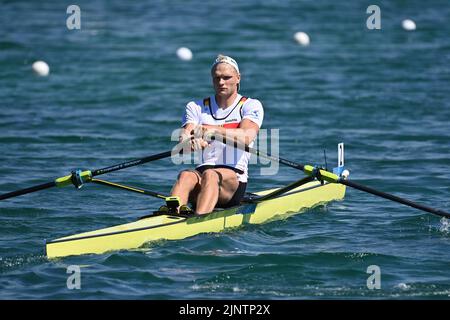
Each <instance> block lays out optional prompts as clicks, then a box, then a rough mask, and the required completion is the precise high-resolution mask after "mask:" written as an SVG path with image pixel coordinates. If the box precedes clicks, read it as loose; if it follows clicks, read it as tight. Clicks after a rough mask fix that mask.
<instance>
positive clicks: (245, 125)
mask: <svg viewBox="0 0 450 320" xmlns="http://www.w3.org/2000/svg"><path fill="white" fill-rule="evenodd" d="M201 128H202V130H203V134H204V135H205V136H207V135H220V136H223V137H226V138H227V139H229V140H231V141H235V140H237V141H238V142H240V143H242V144H245V145H246V146H248V145H249V144H250V143H251V142H252V141H253V140H254V139H255V138H256V136H257V135H258V131H259V127H258V125H257V124H256V123H254V122H253V121H252V120H249V119H243V120H242V121H241V123H240V124H239V128H237V129H231V128H224V127H222V126H215V125H202V126H201Z"/></svg>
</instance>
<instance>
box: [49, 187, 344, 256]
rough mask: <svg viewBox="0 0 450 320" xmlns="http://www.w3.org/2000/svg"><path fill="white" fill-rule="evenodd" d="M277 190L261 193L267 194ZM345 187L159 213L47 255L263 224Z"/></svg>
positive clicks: (58, 243)
mask: <svg viewBox="0 0 450 320" xmlns="http://www.w3.org/2000/svg"><path fill="white" fill-rule="evenodd" d="M274 190H276V189H272V190H266V191H262V192H258V193H257V194H258V195H264V194H267V193H269V192H272V191H274ZM344 196H345V186H344V185H342V184H337V183H326V184H324V185H321V184H320V183H319V182H317V181H313V182H309V183H307V184H304V185H302V186H300V187H298V188H296V189H293V190H292V191H290V192H288V193H287V194H284V195H282V196H279V197H277V198H274V199H270V200H266V201H262V202H259V203H250V204H243V205H240V206H237V207H233V208H229V209H226V210H219V211H215V212H213V213H211V214H208V215H205V216H195V217H189V218H186V217H179V216H173V215H157V216H154V217H148V218H144V219H141V220H138V221H135V222H131V223H127V224H122V225H118V226H114V227H109V228H105V229H100V230H95V231H91V232H84V233H80V234H76V235H72V236H68V237H63V238H59V239H56V240H52V241H49V242H47V243H46V253H47V257H48V258H56V257H64V256H70V255H81V254H101V253H105V252H108V251H116V250H127V249H128V250H129V249H136V248H139V247H141V246H142V245H144V244H145V243H147V242H150V241H155V240H160V239H165V240H180V239H184V238H188V237H191V236H194V235H197V234H200V233H208V232H220V231H223V230H224V229H226V228H232V227H238V226H241V225H244V224H260V223H264V222H266V221H268V220H272V219H275V218H276V217H279V216H282V215H286V214H289V213H297V212H300V211H302V210H305V209H308V208H312V207H314V206H317V205H320V204H323V203H326V202H329V201H333V200H340V199H343V198H344Z"/></svg>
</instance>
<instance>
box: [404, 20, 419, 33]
mask: <svg viewBox="0 0 450 320" xmlns="http://www.w3.org/2000/svg"><path fill="white" fill-rule="evenodd" d="M402 27H403V29H405V30H406V31H413V30H416V23H415V22H414V21H412V20H410V19H406V20H403V21H402Z"/></svg>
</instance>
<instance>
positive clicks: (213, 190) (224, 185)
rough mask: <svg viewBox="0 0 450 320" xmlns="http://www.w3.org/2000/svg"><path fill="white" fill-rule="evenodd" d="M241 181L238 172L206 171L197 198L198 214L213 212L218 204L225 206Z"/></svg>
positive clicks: (229, 170) (228, 170)
mask: <svg viewBox="0 0 450 320" xmlns="http://www.w3.org/2000/svg"><path fill="white" fill-rule="evenodd" d="M238 187H239V181H238V179H237V176H236V172H234V171H233V170H231V169H226V168H219V169H208V170H205V171H204V172H203V174H202V176H201V190H200V193H199V194H198V197H197V208H196V210H195V211H196V213H197V214H205V213H209V212H212V211H213V210H214V208H215V207H216V205H217V204H225V203H227V202H228V201H230V200H231V198H232V197H233V195H234V193H235V192H236V190H237V188H238Z"/></svg>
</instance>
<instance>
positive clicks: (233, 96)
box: [171, 55, 264, 215]
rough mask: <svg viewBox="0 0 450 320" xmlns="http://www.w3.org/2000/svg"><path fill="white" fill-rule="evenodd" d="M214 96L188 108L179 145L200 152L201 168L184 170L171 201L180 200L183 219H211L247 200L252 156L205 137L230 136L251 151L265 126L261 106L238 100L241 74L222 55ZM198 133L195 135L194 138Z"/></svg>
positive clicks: (253, 101) (215, 66) (216, 70)
mask: <svg viewBox="0 0 450 320" xmlns="http://www.w3.org/2000/svg"><path fill="white" fill-rule="evenodd" d="M211 77H212V84H213V87H214V91H215V94H214V95H212V96H210V97H207V98H205V99H202V100H199V101H191V102H189V103H188V104H187V105H186V108H185V113H184V116H183V120H182V130H181V135H180V142H186V141H187V143H188V145H189V148H190V150H189V151H199V152H201V157H200V158H201V163H200V165H198V166H197V167H196V168H195V169H193V170H184V171H182V172H180V174H179V175H178V179H177V181H176V183H175V184H174V186H173V188H172V192H171V195H172V196H178V197H179V199H180V208H179V211H180V213H189V211H191V209H189V207H188V206H187V204H188V202H189V203H191V204H192V205H193V207H194V208H195V214H197V215H203V214H207V213H210V212H212V211H213V210H214V208H215V207H216V206H217V207H221V208H229V207H232V206H235V205H238V204H239V203H240V201H241V199H242V198H243V196H244V194H245V190H246V187H247V179H248V162H249V159H250V153H248V152H244V151H242V150H240V149H236V148H233V147H232V146H229V145H226V144H224V143H222V142H220V141H218V140H214V141H211V140H209V139H207V138H206V137H211V136H216V135H220V136H226V137H227V139H234V141H237V142H238V143H243V144H245V145H249V146H252V145H253V141H254V140H255V138H256V137H257V135H258V131H259V128H260V127H261V125H262V122H263V117H264V110H263V106H262V104H261V102H260V101H259V100H257V99H252V98H248V97H245V96H243V95H241V94H239V88H240V81H241V74H240V72H239V67H238V64H237V62H236V60H234V59H233V58H231V57H229V56H224V55H219V56H217V58H216V59H215V61H214V63H213V65H212V67H211ZM193 133H194V134H193Z"/></svg>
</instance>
